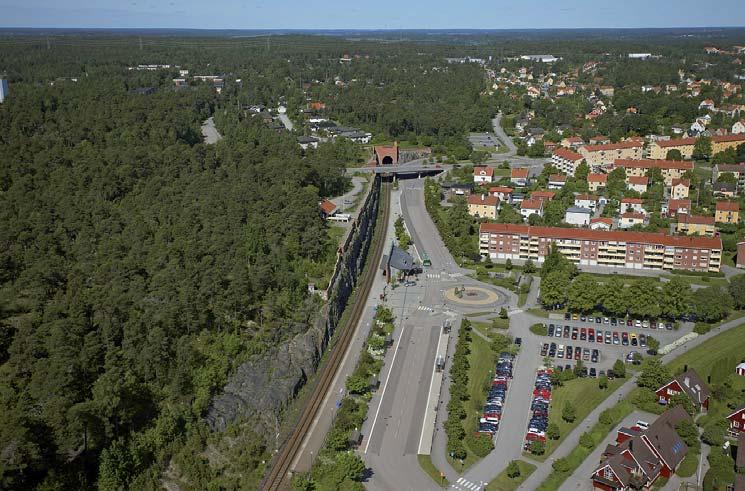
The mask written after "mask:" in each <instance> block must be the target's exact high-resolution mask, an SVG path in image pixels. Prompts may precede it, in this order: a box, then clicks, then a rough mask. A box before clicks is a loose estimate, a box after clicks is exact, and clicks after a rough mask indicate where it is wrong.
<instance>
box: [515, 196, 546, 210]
mask: <svg viewBox="0 0 745 491" xmlns="http://www.w3.org/2000/svg"><path fill="white" fill-rule="evenodd" d="M542 207H543V201H541V200H538V199H532V198H531V199H524V200H523V202H522V203H520V208H521V209H523V210H540V209H541V208H542Z"/></svg>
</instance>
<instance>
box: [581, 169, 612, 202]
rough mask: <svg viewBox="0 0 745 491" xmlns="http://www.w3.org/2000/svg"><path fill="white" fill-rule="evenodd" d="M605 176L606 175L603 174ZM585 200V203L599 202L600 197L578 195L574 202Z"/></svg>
mask: <svg viewBox="0 0 745 491" xmlns="http://www.w3.org/2000/svg"><path fill="white" fill-rule="evenodd" d="M603 175H605V174H603ZM578 199H579V200H584V201H597V200H598V197H597V196H595V195H592V194H578V195H576V196H575V197H574V200H575V201H576V200H578Z"/></svg>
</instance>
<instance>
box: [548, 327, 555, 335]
mask: <svg viewBox="0 0 745 491" xmlns="http://www.w3.org/2000/svg"><path fill="white" fill-rule="evenodd" d="M548 335H549V336H551V337H553V335H554V325H553V324H549V325H548Z"/></svg>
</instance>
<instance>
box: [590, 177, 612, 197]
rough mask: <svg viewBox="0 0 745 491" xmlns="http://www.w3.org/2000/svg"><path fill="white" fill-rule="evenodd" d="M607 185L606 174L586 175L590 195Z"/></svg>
mask: <svg viewBox="0 0 745 491" xmlns="http://www.w3.org/2000/svg"><path fill="white" fill-rule="evenodd" d="M607 185H608V174H592V173H590V174H587V186H588V188H589V190H590V192H592V193H596V192H598V190H599V189H600V188H604V187H606V186H607Z"/></svg>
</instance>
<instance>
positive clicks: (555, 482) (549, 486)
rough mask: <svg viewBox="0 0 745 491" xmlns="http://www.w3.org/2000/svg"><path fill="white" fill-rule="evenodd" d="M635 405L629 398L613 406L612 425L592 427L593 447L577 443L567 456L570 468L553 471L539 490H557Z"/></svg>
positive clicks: (599, 424)
mask: <svg viewBox="0 0 745 491" xmlns="http://www.w3.org/2000/svg"><path fill="white" fill-rule="evenodd" d="M633 409H634V406H633V404H631V403H630V402H629V401H628V400H623V401H621V402H619V403H618V404H616V405H615V406H614V407H613V408H612V412H613V414H614V416H613V423H612V424H611V425H604V424H603V423H601V422H599V421H598V422H597V423H595V426H593V427H592V428H590V435H591V436H592V441H593V443H594V446H593V448H586V447H583V446H582V445H577V446H576V447H574V449H572V451H571V452H569V455H567V456H566V457H565V459H566V460H567V462H568V463H569V467H570V468H569V470H568V471H566V472H556V471H554V472H552V473H551V474H550V475H549V476H548V477H547V478H546V480H545V481H543V482H542V483H541V484H540V486H538V488H537V489H538V490H539V491H556V490H557V489H559V487H561V485H562V484H563V483H564V481H566V479H567V478H568V477H569V476H571V475H572V473H573V472H574V471H575V469H577V467H579V466H580V465H581V464H582V462H584V460H585V459H586V458H587V457H588V456H589V455H590V454H591V453H592V451H593V450H594V448H595V447H597V446H598V445H599V444H600V443H601V442H602V441H603V440H604V439H605V437H606V436H608V433H609V432H610V431H611V430H612V429H613V428H614V427H615V426H616V425H617V424H618V423H620V422H621V421H622V420H623V418H625V417H626V416H627V415H628V414H630V413H631V411H633Z"/></svg>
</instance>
